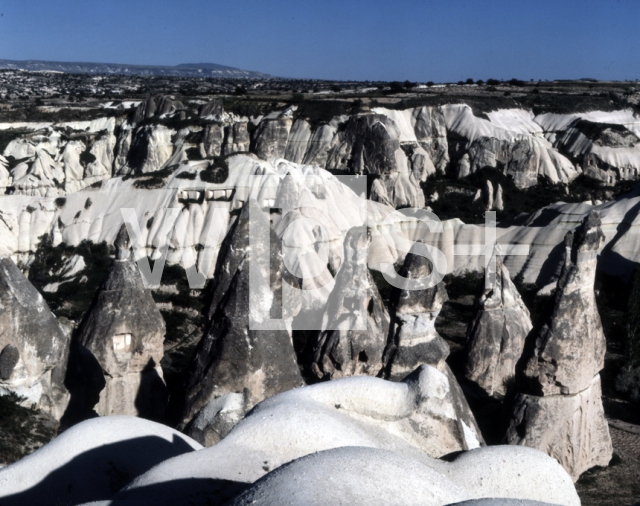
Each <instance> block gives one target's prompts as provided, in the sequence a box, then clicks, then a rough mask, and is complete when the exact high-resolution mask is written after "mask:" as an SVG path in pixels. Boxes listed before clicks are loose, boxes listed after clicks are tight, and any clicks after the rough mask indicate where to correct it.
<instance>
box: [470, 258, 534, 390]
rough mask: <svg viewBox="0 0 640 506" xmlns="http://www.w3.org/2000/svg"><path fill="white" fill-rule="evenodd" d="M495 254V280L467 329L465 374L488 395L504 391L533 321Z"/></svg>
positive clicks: (500, 259)
mask: <svg viewBox="0 0 640 506" xmlns="http://www.w3.org/2000/svg"><path fill="white" fill-rule="evenodd" d="M494 257H495V262H496V279H495V284H494V285H493V287H490V288H487V289H486V290H485V291H484V293H483V294H482V296H481V297H480V298H479V299H478V301H477V303H476V314H475V316H474V318H473V321H472V322H471V324H470V325H469V328H468V330H467V343H468V345H467V346H468V350H467V362H466V366H465V377H467V378H468V379H469V380H471V381H473V382H475V383H476V384H477V385H478V386H479V387H480V388H482V389H483V390H484V391H485V392H487V394H489V395H493V394H500V395H504V394H505V393H506V390H507V387H506V384H507V382H508V380H509V379H512V378H513V377H514V376H515V373H516V364H517V362H518V360H520V357H521V356H522V352H523V350H524V343H525V339H526V337H527V335H528V334H529V332H531V328H532V324H531V318H530V316H529V310H528V309H527V307H526V306H525V305H524V302H523V301H522V297H520V294H519V293H518V290H517V289H516V287H515V285H514V284H513V282H512V281H511V279H510V277H509V271H508V270H507V268H506V266H505V265H504V263H503V261H502V256H501V255H499V254H497V252H494Z"/></svg>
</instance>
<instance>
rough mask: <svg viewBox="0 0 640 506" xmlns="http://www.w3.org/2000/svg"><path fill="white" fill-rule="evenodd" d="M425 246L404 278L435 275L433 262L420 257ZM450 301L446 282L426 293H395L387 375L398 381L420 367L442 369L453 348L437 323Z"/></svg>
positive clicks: (413, 255) (411, 256)
mask: <svg viewBox="0 0 640 506" xmlns="http://www.w3.org/2000/svg"><path fill="white" fill-rule="evenodd" d="M423 246H424V244H423V243H421V242H416V243H415V244H414V245H413V247H412V248H411V251H410V252H409V253H408V254H407V256H406V257H405V260H404V265H403V267H402V269H401V270H400V276H402V277H404V278H408V279H411V280H419V279H421V278H427V277H428V276H430V275H431V274H432V272H433V266H432V263H431V261H430V260H429V259H428V258H426V257H424V256H422V255H421V254H420V251H421V249H420V248H421V247H423ZM448 298H449V297H448V295H447V290H446V288H445V286H444V283H443V282H442V281H441V282H440V283H438V284H436V285H435V286H433V287H430V288H427V289H424V290H400V289H397V288H396V289H394V292H393V295H392V299H391V311H392V313H393V317H392V320H391V329H390V334H389V343H388V344H387V347H386V349H385V353H384V362H385V373H386V375H388V376H389V377H391V378H393V379H398V378H400V377H404V376H406V375H407V374H409V372H411V371H413V370H415V368H416V367H418V366H419V365H420V364H429V365H432V366H434V367H438V366H439V365H440V364H441V362H442V361H444V360H445V359H446V358H447V356H448V355H449V345H448V344H447V343H446V342H445V341H444V339H442V337H440V335H439V334H438V332H437V331H436V329H435V321H436V318H437V317H438V315H439V314H440V311H441V310H442V305H443V304H444V303H445V302H446V301H447V300H448Z"/></svg>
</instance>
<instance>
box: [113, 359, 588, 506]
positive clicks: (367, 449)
mask: <svg viewBox="0 0 640 506" xmlns="http://www.w3.org/2000/svg"><path fill="white" fill-rule="evenodd" d="M432 369H433V368H431V367H429V366H425V367H423V368H421V370H420V371H416V374H418V375H419V376H424V378H423V380H420V381H419V382H418V383H413V382H412V381H410V382H400V383H397V382H390V381H385V380H382V379H379V378H371V377H356V378H343V379H339V380H335V381H329V382H323V383H319V384H316V385H313V386H309V387H305V388H299V389H295V390H291V391H288V392H284V393H282V394H279V395H276V396H274V397H271V398H269V399H266V400H265V401H263V402H262V403H260V404H258V405H257V406H256V407H255V408H254V409H253V410H252V411H251V412H250V413H249V414H248V415H247V416H246V417H245V418H244V419H243V420H241V421H240V422H239V423H238V425H237V426H236V427H235V428H234V429H233V430H232V431H231V432H230V433H229V434H228V435H227V436H226V437H225V438H224V439H222V440H221V441H220V442H219V443H217V444H215V445H214V446H212V447H210V448H205V449H204V450H201V451H199V452H196V453H193V454H189V455H182V456H179V457H176V458H174V459H170V460H167V461H166V462H163V463H162V464H160V465H159V466H157V467H156V468H154V469H152V470H150V471H149V472H147V473H145V475H143V476H140V477H139V478H137V479H136V480H135V481H134V482H132V483H131V484H130V485H128V486H127V487H125V489H123V490H122V491H121V492H120V493H118V494H117V495H116V496H115V497H114V498H113V501H114V502H113V506H121V505H122V506H124V505H127V506H141V505H144V504H145V503H148V502H149V501H150V499H153V502H154V504H157V505H159V506H164V505H167V506H169V505H170V504H172V501H173V502H175V501H176V497H179V500H181V501H185V500H187V499H188V500H189V501H191V502H193V504H197V505H204V504H206V500H207V499H208V498H210V495H207V494H212V493H214V490H215V494H218V495H217V497H225V498H228V497H233V496H234V495H237V494H238V491H242V490H243V488H246V487H247V486H250V484H251V483H254V482H255V486H256V487H257V488H259V487H261V486H262V485H261V484H264V483H265V482H266V481H267V480H270V476H273V477H276V476H279V475H280V476H281V475H282V474H283V473H287V476H289V474H288V473H289V470H295V469H297V471H295V472H293V471H292V474H295V476H297V479H294V478H291V477H290V476H289V477H288V478H287V479H286V480H283V481H282V483H283V486H285V487H287V484H289V487H287V488H286V490H287V491H288V492H287V493H289V492H290V493H291V494H293V493H294V490H298V493H299V494H303V496H304V494H308V495H306V496H304V497H308V498H309V500H311V501H314V500H320V499H322V498H323V497H325V496H324V491H325V490H326V489H327V483H328V481H327V480H328V479H329V476H332V477H333V478H331V479H334V478H336V476H338V475H340V476H341V475H344V476H345V477H350V478H349V481H350V484H351V487H350V490H351V494H353V495H350V496H349V497H353V498H354V499H353V500H351V501H349V503H350V504H351V503H353V502H355V503H356V504H360V501H359V500H357V497H360V495H359V494H363V495H362V497H364V496H367V497H370V494H369V492H371V490H370V488H371V487H364V488H365V490H361V488H360V487H359V486H358V484H359V483H361V480H362V478H363V474H362V472H360V471H358V470H361V469H362V468H363V466H365V468H366V469H370V468H369V467H367V466H368V464H367V462H369V464H371V462H372V461H375V462H376V463H377V465H375V466H373V467H377V468H379V469H380V471H390V469H391V468H393V467H394V466H395V463H398V462H399V461H400V460H402V461H404V462H405V464H403V465H402V466H401V468H402V469H403V471H402V472H401V473H399V476H398V478H397V479H389V475H388V474H387V475H386V478H385V479H383V478H382V477H379V479H376V482H377V485H376V486H375V487H374V488H375V489H376V490H377V489H378V488H379V489H380V492H379V493H378V494H377V496H378V495H382V496H383V497H385V498H387V497H388V496H387V495H385V494H391V493H392V491H394V490H395V491H396V494H404V493H406V494H411V493H412V492H411V491H412V486H410V485H411V483H413V480H412V478H411V476H412V473H411V469H414V468H417V469H418V470H419V471H420V472H424V473H425V474H421V476H422V479H426V478H427V474H428V475H431V474H430V473H429V471H428V470H426V469H425V467H426V468H430V469H432V470H433V471H435V472H437V474H438V476H440V477H442V478H445V481H444V482H443V481H441V480H442V478H438V480H437V483H439V484H443V483H448V484H449V485H448V486H451V485H450V484H453V486H454V487H457V488H459V489H462V490H463V491H464V493H465V497H466V498H484V497H515V498H519V499H527V500H538V501H542V500H546V501H549V502H552V503H555V504H562V505H567V506H577V505H579V504H580V502H579V499H578V496H577V494H576V492H575V488H574V487H573V484H572V482H571V478H570V477H569V476H568V475H567V473H566V471H564V470H563V469H562V467H561V466H560V465H559V464H558V463H557V462H556V461H555V460H554V459H552V458H550V457H548V456H547V455H545V454H544V453H542V452H540V451H537V450H533V449H531V448H526V447H517V446H498V447H488V448H476V449H474V450H472V451H465V452H462V453H461V454H460V455H458V456H456V457H455V458H453V459H452V462H444V461H441V460H437V459H434V458H432V457H430V456H429V455H432V452H433V451H436V452H447V451H448V448H447V447H445V446H438V445H443V443H444V441H445V440H446V439H447V438H446V437H445V433H444V432H443V431H442V430H441V429H442V427H436V428H435V430H434V432H433V433H431V435H430V436H428V437H427V436H426V435H425V434H426V433H425V434H423V433H421V432H420V427H421V428H424V427H425V426H424V425H417V424H415V423H413V421H412V417H414V416H415V415H416V414H418V413H422V416H433V415H429V412H430V410H431V409H432V408H433V404H432V402H433V401H434V400H436V399H435V398H434V395H435V396H436V397H437V383H434V382H433V381H432V378H431V377H430V373H429V370H432ZM436 418H437V417H436ZM434 421H436V420H434ZM353 447H358V448H357V450H354V449H353ZM353 451H357V452H364V453H366V454H367V455H368V456H371V455H372V454H374V453H376V454H379V455H384V456H385V457H386V460H387V462H391V463H392V464H393V465H391V466H390V467H387V466H386V465H385V463H384V461H385V459H384V458H382V459H381V460H378V459H376V458H374V457H365V458H362V459H361V458H358V457H357V455H353V453H352V452H353ZM329 452H331V453H332V454H333V455H336V456H339V457H338V460H333V461H332V462H333V463H332V464H331V465H328V466H326V467H325V466H323V465H322V458H321V456H322V454H323V453H324V454H328V453H329ZM436 454H442V453H436ZM311 455H313V456H314V457H308V459H311V461H312V462H315V463H316V464H314V465H313V466H312V468H309V469H307V470H306V472H302V471H303V468H302V467H297V465H298V463H299V462H301V461H300V460H296V459H301V458H302V460H303V461H304V460H307V459H305V456H311ZM348 455H349V456H348ZM351 456H352V457H353V458H351ZM340 462H342V463H340ZM274 470H275V471H274ZM272 471H273V473H274V474H273V475H269V474H268V473H270V472H272ZM365 474H367V475H368V473H365ZM265 475H266V476H265ZM375 476H378V475H377V474H376V475H375ZM405 476H408V477H409V478H407V482H406V483H407V487H399V486H398V481H397V480H398V479H404V478H401V477H405ZM431 476H432V477H433V475H431ZM351 477H352V478H353V479H352V478H351ZM194 478H195V479H194ZM260 478H262V480H260ZM358 480H360V481H358ZM447 480H449V481H447ZM419 481H421V480H419ZM427 482H430V480H427ZM180 483H189V485H190V486H189V487H187V488H185V487H182V488H180V487H178V484H180ZM272 483H273V482H272ZM402 483H405V481H403V482H402ZM431 483H432V484H433V487H432V492H431V493H437V492H438V490H437V489H438V488H439V487H437V486H436V483H434V482H431ZM174 486H175V487H176V488H174ZM372 486H373V485H372ZM415 486H424V483H423V484H422V485H418V484H417V483H416V484H415ZM267 488H268V489H270V490H271V491H272V492H275V490H274V489H273V488H271V487H267ZM267 488H262V489H261V490H262V492H265V494H267V495H264V496H262V495H261V494H260V495H253V499H256V500H258V499H259V497H260V496H262V497H269V500H270V501H271V502H272V503H278V504H279V503H281V502H287V501H293V498H294V497H302V496H300V495H299V496H294V495H287V494H285V495H280V494H279V495H278V496H277V497H276V496H275V495H270V493H269V492H268V490H267ZM329 488H331V487H329ZM405 488H406V490H405ZM312 489H313V490H314V491H315V494H314V493H312V492H311V490H312ZM156 490H164V491H166V493H165V494H164V495H163V494H161V493H156V492H155V491H156ZM420 490H422V489H420ZM440 490H442V489H440ZM444 490H447V488H445V489H444ZM282 491H283V489H281V492H282ZM331 493H332V492H331V491H329V494H331ZM177 494H181V495H179V496H178V495H177ZM367 494H369V495H367ZM313 497H317V499H313ZM327 497H329V498H330V500H328V501H327V502H328V503H331V504H333V503H334V501H333V497H334V496H332V495H329V496H327ZM426 497H431V496H430V495H427V496H426ZM415 499H416V500H420V499H419V497H417V498H415ZM460 500H462V499H460ZM293 502H294V503H296V502H295V501H293ZM410 502H411V503H413V502H412V501H410ZM312 503H313V502H312ZM303 504H306V502H304V501H303ZM374 504H377V503H375V502H374ZM435 504H442V503H439V502H436V503H435Z"/></svg>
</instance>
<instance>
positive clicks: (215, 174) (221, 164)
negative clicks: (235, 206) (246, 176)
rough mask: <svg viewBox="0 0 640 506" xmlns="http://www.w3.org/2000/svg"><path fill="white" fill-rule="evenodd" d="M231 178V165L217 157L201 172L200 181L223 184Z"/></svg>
mask: <svg viewBox="0 0 640 506" xmlns="http://www.w3.org/2000/svg"><path fill="white" fill-rule="evenodd" d="M228 177H229V164H228V163H227V161H226V160H225V159H224V158H222V157H215V158H214V159H213V161H212V163H210V164H209V166H208V167H207V168H206V169H204V170H202V171H200V181H204V182H205V183H213V184H221V183H224V182H225V181H226V180H227V178H228Z"/></svg>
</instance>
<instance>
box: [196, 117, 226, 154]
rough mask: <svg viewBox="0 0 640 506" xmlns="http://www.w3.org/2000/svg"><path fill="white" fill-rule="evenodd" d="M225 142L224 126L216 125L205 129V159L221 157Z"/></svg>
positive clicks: (203, 148) (203, 151)
mask: <svg viewBox="0 0 640 506" xmlns="http://www.w3.org/2000/svg"><path fill="white" fill-rule="evenodd" d="M223 142H224V129H223V127H222V125H220V124H218V123H214V124H213V125H207V126H206V127H205V128H204V133H203V139H202V144H201V151H202V153H201V154H202V155H203V158H206V157H210V158H211V157H215V156H220V154H221V152H222V144H223Z"/></svg>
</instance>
